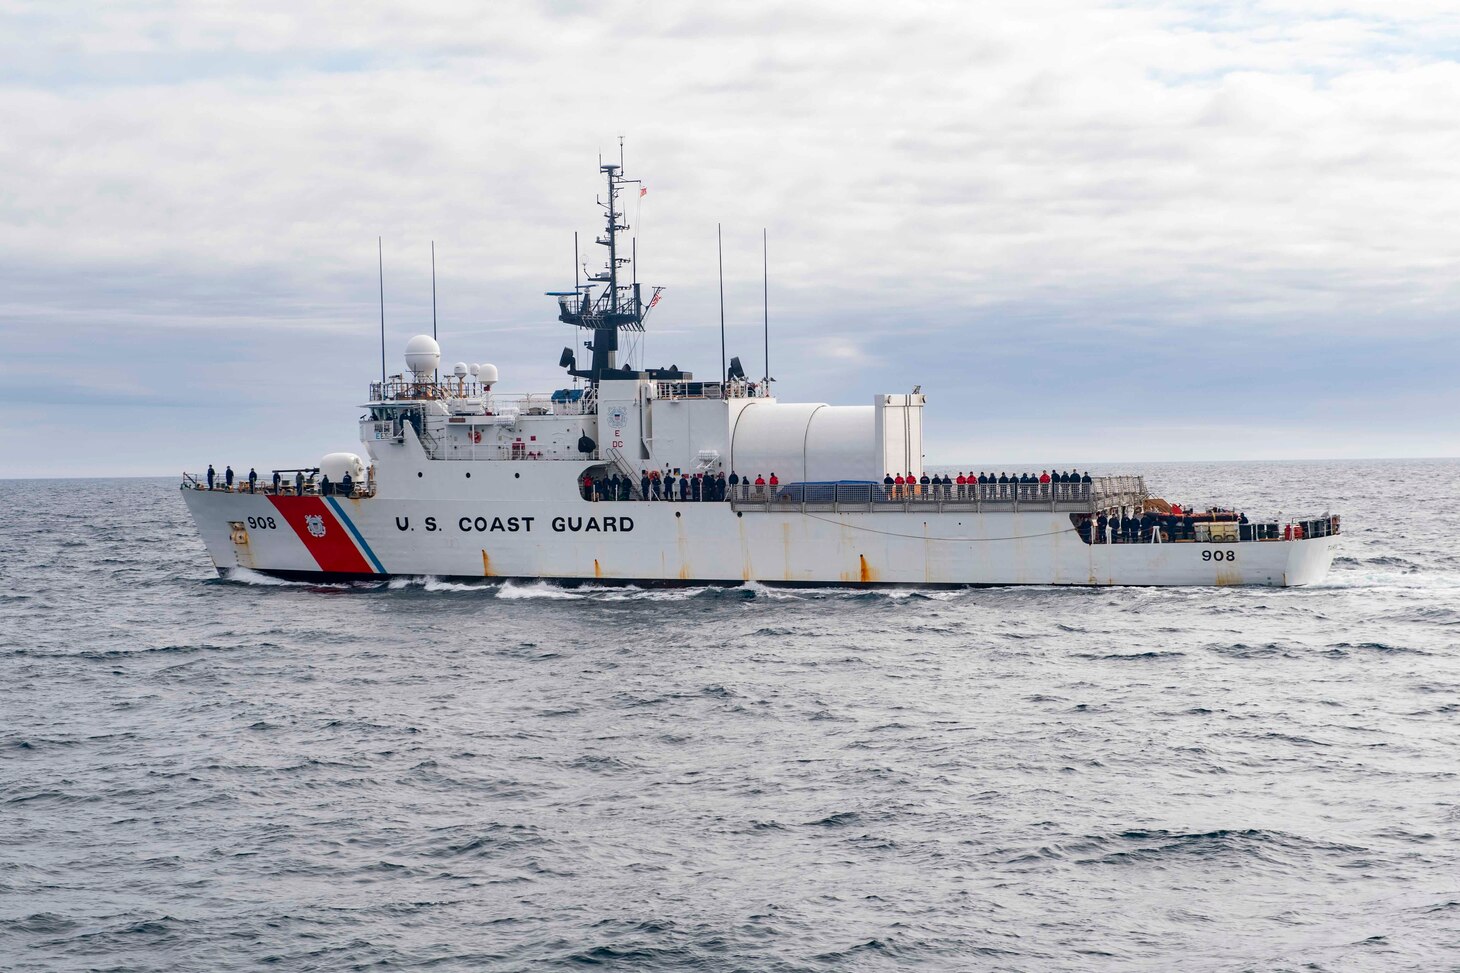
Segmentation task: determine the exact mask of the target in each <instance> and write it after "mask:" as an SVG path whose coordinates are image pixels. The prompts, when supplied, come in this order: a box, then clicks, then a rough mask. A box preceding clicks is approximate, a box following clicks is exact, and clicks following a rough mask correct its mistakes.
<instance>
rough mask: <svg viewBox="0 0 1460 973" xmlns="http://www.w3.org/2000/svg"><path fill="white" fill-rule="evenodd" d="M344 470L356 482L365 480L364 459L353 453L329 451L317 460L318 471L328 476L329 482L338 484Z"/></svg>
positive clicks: (342, 477)
mask: <svg viewBox="0 0 1460 973" xmlns="http://www.w3.org/2000/svg"><path fill="white" fill-rule="evenodd" d="M346 470H348V471H349V473H350V479H352V480H354V481H355V482H356V483H364V482H365V461H364V460H362V459H361V458H360V457H358V456H356V455H355V454H354V453H330V454H329V455H328V456H326V457H325V458H324V459H322V460H320V461H319V471H320V472H321V473H322V474H324V475H325V476H327V477H329V478H330V482H331V483H334V484H338V483H339V482H340V481H341V480H343V479H344V478H345V471H346Z"/></svg>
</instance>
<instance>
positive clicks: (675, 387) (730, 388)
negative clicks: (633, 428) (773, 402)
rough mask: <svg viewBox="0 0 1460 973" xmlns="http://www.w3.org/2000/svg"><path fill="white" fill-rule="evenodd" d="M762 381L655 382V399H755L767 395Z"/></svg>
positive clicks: (768, 392) (767, 392)
mask: <svg viewBox="0 0 1460 973" xmlns="http://www.w3.org/2000/svg"><path fill="white" fill-rule="evenodd" d="M769 394H770V391H769V389H768V388H767V387H766V386H765V383H763V382H746V381H741V380H738V379H737V380H734V381H730V382H656V383H654V397H655V398H657V399H757V398H764V397H765V396H767V395H769Z"/></svg>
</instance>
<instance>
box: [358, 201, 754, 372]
mask: <svg viewBox="0 0 1460 973" xmlns="http://www.w3.org/2000/svg"><path fill="white" fill-rule="evenodd" d="M715 249H716V250H717V251H718V253H719V255H720V381H722V382H728V381H729V376H728V374H727V373H726V371H725V241H724V238H723V237H722V236H721V235H720V224H719V223H716V224H715ZM382 347H383V346H382ZM382 354H384V353H383V352H382Z"/></svg>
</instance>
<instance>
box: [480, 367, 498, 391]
mask: <svg viewBox="0 0 1460 973" xmlns="http://www.w3.org/2000/svg"><path fill="white" fill-rule="evenodd" d="M477 381H478V382H481V383H482V384H483V385H496V384H497V366H496V365H489V364H487V363H486V362H483V363H482V365H481V368H480V369H479V370H478V371H477Z"/></svg>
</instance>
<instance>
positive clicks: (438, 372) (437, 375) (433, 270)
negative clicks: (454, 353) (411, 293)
mask: <svg viewBox="0 0 1460 973" xmlns="http://www.w3.org/2000/svg"><path fill="white" fill-rule="evenodd" d="M431 340H432V341H435V340H436V241H435V240H432V241H431ZM433 374H434V375H435V379H434V381H435V382H436V383H437V384H440V382H441V369H439V368H438V369H436V370H435V372H434V373H433Z"/></svg>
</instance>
